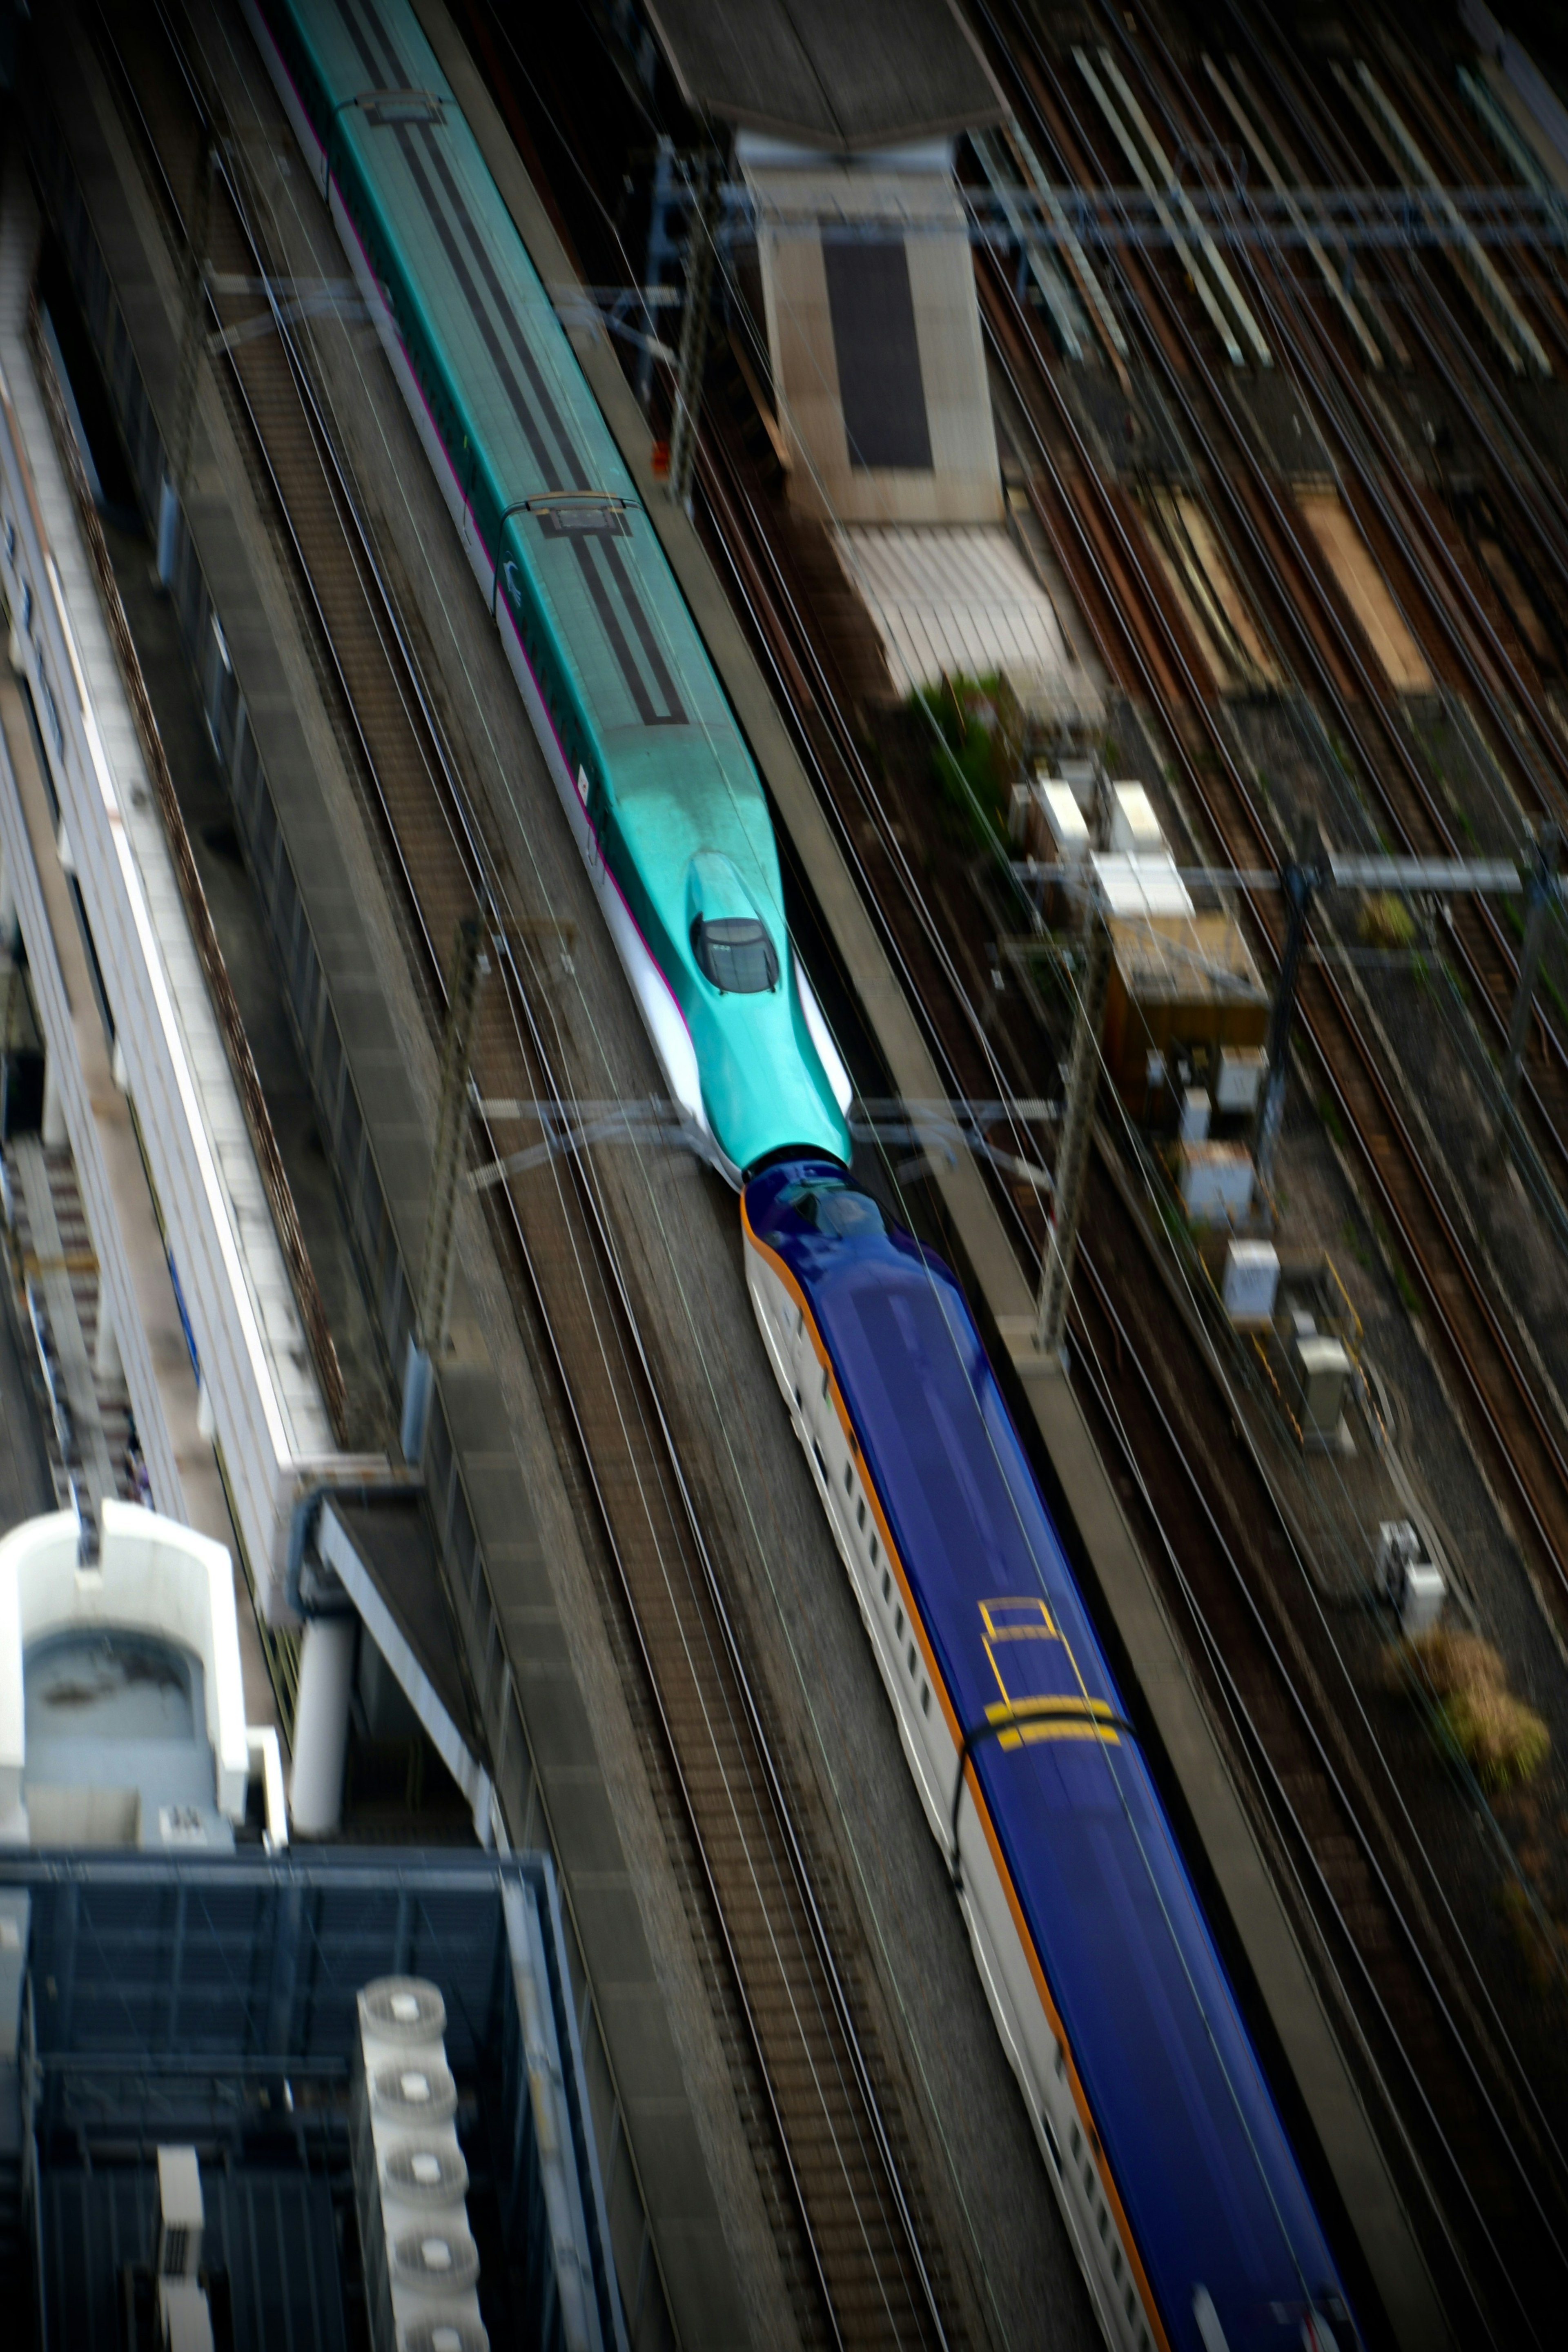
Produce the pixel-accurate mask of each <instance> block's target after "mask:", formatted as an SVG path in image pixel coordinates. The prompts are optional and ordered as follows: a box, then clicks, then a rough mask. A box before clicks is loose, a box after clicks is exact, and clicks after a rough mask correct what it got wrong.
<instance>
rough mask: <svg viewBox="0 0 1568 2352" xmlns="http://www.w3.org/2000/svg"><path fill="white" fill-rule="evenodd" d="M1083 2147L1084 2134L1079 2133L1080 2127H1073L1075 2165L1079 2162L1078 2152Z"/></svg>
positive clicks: (1073, 2157) (1073, 2158)
mask: <svg viewBox="0 0 1568 2352" xmlns="http://www.w3.org/2000/svg"><path fill="white" fill-rule="evenodd" d="M1082 2146H1083V2134H1082V2133H1081V2132H1080V2131H1079V2127H1078V2126H1077V2125H1076V2124H1074V2126H1073V2127H1072V2160H1073V2162H1074V2163H1075V2164H1076V2163H1077V2162H1078V2152H1079V2148H1080V2147H1082Z"/></svg>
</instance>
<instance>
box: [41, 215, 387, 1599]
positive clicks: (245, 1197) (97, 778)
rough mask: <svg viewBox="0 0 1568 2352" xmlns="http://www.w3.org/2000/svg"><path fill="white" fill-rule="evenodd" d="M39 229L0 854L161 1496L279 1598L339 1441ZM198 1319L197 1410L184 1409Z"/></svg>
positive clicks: (57, 1100)
mask: <svg viewBox="0 0 1568 2352" xmlns="http://www.w3.org/2000/svg"><path fill="white" fill-rule="evenodd" d="M36 228H37V222H36V214H35V213H34V212H33V210H32V207H31V205H30V202H29V200H28V199H27V196H26V187H25V184H23V183H22V182H21V181H20V178H19V175H18V174H17V173H16V172H15V171H13V172H12V173H9V174H8V175H7V185H6V192H5V207H4V212H3V215H0V566H3V579H0V586H3V588H4V593H5V600H6V602H7V603H8V604H9V605H10V607H11V612H12V616H13V624H14V626H13V642H12V647H11V652H12V659H13V662H14V663H15V664H16V667H17V668H18V669H19V671H20V674H21V676H22V677H23V678H24V679H25V680H26V686H27V688H28V689H29V691H30V694H31V698H32V702H33V706H34V709H35V710H36V712H37V720H38V730H37V737H36V738H35V737H34V736H33V734H32V732H31V730H29V729H28V728H27V727H26V723H25V721H24V723H23V724H22V725H20V726H18V725H17V724H16V711H17V709H18V708H19V705H18V704H17V703H16V699H15V689H12V688H10V680H9V679H8V678H0V688H5V689H10V691H11V694H12V703H11V707H10V709H9V710H8V711H7V709H5V708H3V707H0V721H3V722H4V723H3V724H0V856H3V860H4V871H5V883H6V888H7V891H8V893H9V894H10V896H11V897H12V898H14V900H15V905H16V918H17V920H18V923H19V926H20V929H21V932H22V936H23V939H24V940H25V942H26V951H27V963H28V971H29V977H30V981H31V984H32V989H33V993H34V997H35V999H36V1002H37V1012H38V1017H39V1022H40V1025H41V1027H42V1029H43V1032H44V1040H45V1049H46V1056H47V1068H48V1074H49V1086H50V1097H52V1101H53V1104H54V1106H55V1109H56V1115H57V1117H58V1118H59V1119H60V1121H61V1122H62V1124H63V1129H64V1130H65V1132H64V1135H63V1137H61V1138H60V1139H61V1140H68V1142H69V1145H70V1148H71V1151H72V1155H73V1157H74V1160H75V1162H76V1168H77V1172H78V1177H79V1183H80V1187H81V1192H82V1197H83V1202H84V1205H85V1208H86V1210H87V1214H88V1220H89V1225H90V1228H91V1232H92V1237H93V1242H94V1244H95V1248H96V1252H97V1255H98V1260H99V1265H100V1280H101V1283H102V1286H103V1296H104V1298H105V1300H106V1301H107V1305H108V1308H109V1311H110V1314H111V1317H112V1322H113V1328H114V1334H115V1337H116V1339H117V1341H118V1344H119V1350H120V1355H121V1360H122V1361H123V1365H124V1371H125V1380H126V1384H127V1388H128V1390H129V1392H130V1396H131V1399H132V1405H133V1408H134V1412H135V1417H136V1424H137V1429H138V1432H139V1434H140V1438H141V1443H142V1451H143V1454H144V1456H145V1459H146V1464H147V1469H148V1473H149V1475H150V1477H151V1480H152V1486H153V1499H154V1501H155V1502H156V1503H157V1504H158V1505H159V1507H161V1508H163V1509H165V1510H167V1511H169V1512H170V1513H171V1514H174V1515H177V1516H179V1517H183V1518H188V1519H191V1520H193V1521H195V1523H196V1524H198V1525H201V1526H204V1527H205V1528H206V1531H207V1532H208V1533H209V1534H211V1535H214V1536H221V1535H223V1534H224V1533H225V1532H226V1527H227V1524H228V1518H229V1515H232V1524H233V1528H234V1531H235V1532H236V1533H237V1536H238V1538H239V1540H240V1543H241V1545H242V1546H243V1548H244V1550H245V1553H246V1555H247V1564H248V1567H249V1570H250V1573H251V1576H252V1577H253V1579H254V1581H255V1586H256V1590H257V1593H258V1602H259V1604H260V1606H261V1607H262V1608H263V1610H264V1611H265V1612H267V1613H268V1614H272V1613H275V1612H276V1611H277V1610H278V1609H279V1607H280V1605H281V1600H282V1589H283V1575H284V1569H285V1565H286V1554H287V1540H288V1528H289V1515H290V1513H291V1511H292V1508H293V1504H294V1500H295V1497H296V1496H297V1494H298V1492H299V1491H300V1487H301V1486H302V1485H303V1484H305V1483H309V1482H313V1481H314V1480H315V1479H317V1478H319V1477H320V1476H321V1475H322V1474H323V1472H325V1471H326V1470H327V1469H328V1468H329V1467H331V1466H334V1465H342V1462H343V1457H342V1455H341V1454H339V1453H338V1452H337V1450H336V1447H335V1443H334V1437H333V1432H332V1427H331V1420H330V1417H329V1412H328V1409H327V1406H326V1403H325V1402H324V1399H323V1395H322V1391H321V1383H320V1381H319V1379H318V1376H317V1371H316V1368H315V1363H314V1361H313V1359H312V1355H311V1351H310V1344H309V1340H308V1335H307V1332H306V1330H305V1328H304V1325H303V1321H302V1318H301V1316H300V1309H299V1307H298V1305H297V1303H296V1298H295V1295H294V1290H293V1286H292V1284H291V1282H290V1278H289V1267H288V1264H287V1261H286V1260H285V1257H284V1255H283V1250H282V1247H281V1245H280V1244H279V1235H278V1228H277V1225H276V1224H275V1222H274V1218H273V1213H272V1208H271V1204H270V1202H269V1201H268V1192H267V1189H266V1186H265V1183H264V1181H263V1177H262V1173H261V1169H260V1166H259V1164H258V1158H257V1152H256V1148H255V1146H254V1144H253V1142H252V1138H251V1133H250V1129H249V1128H248V1126H247V1118H246V1113H245V1108H244V1106H243V1103H242V1101H241V1098H240V1095H239V1090H238V1087H237V1084H236V1080H235V1076H234V1074H233V1070H232V1068H231V1066H230V1061H229V1056H228V1052H227V1049H226V1045H225V1040H224V1034H223V1031H222V1029H221V1028H220V1025H219V1022H218V1018H217V1014H216V1011H215V1008H214V1003H213V999H212V996H211V994H210V993H209V989H208V984H207V980H206V977H205V973H204V971H203V967H202V963H201V961H200V958H199V956H198V954H197V950H196V946H195V940H194V938H193V935H192V929H191V922H190V918H189V917H188V916H187V913H186V908H185V905H184V899H183V898H182V894H181V887H180V883H179V879H178V877H177V874H176V870H175V866H174V857H173V855H172V852H171V848H170V843H169V839H168V837H167V835H165V832H164V829H163V820H162V818H161V816H160V814H159V810H158V805H157V801H156V797H155V794H154V791H153V785H152V782H151V781H150V779H149V775H148V772H147V768H146V763H145V761H144V758H143V754H142V743H141V740H140V738H139V735H138V732H137V727H136V722H135V719H134V717H133V714H132V706H131V701H130V698H129V695H128V693H127V690H126V687H125V684H124V680H123V677H122V673H121V667H120V662H119V659H118V657H117V655H116V651H115V647H114V643H113V641H112V639H111V637H110V629H109V625H108V621H107V619H106V614H105V608H104V605H103V604H102V602H101V601H100V591H99V588H98V585H97V583H96V581H95V578H94V575H93V571H92V568H91V562H90V557H89V549H88V544H87V541H86V539H85V538H84V535H83V531H82V528H81V524H80V522H79V517H78V513H77V509H76V506H75V503H74V500H73V497H72V491H71V488H70V483H69V480H68V476H67V473H66V469H65V467H64V465H63V464H62V462H61V458H60V456H59V453H58V449H57V447H56V444H55V440H54V437H53V434H52V432H51V428H50V423H49V418H48V415H47V409H46V406H45V403H44V398H43V394H42V392H41V390H40V386H39V383H38V380H37V374H36V373H35V366H34V362H33V358H32V354H31V352H30V351H29V349H28V346H27V340H26V311H27V298H28V286H29V273H30V270H31V267H32V260H33V255H34V251H35V247H36ZM4 704H5V693H4V692H3V691H0V706H3V705H4ZM39 741H41V744H42V751H43V764H42V765H41V766H40V762H39V760H38V757H37V744H38V742H39ZM71 883H74V885H75V887H76V889H77V890H79V894H80V906H81V908H82V910H83V911H84V912H85V915H86V919H87V922H88V924H89V927H90V932H91V940H92V946H93V949H94V950H95V953H96V959H97V963H96V971H93V972H89V971H88V969H87V963H86V958H85V956H84V953H83V943H82V940H81V935H80V929H79V923H78V920H77V916H76V912H75V909H74V908H73V907H72V903H71V895H70V891H69V887H68V886H69V885H70V884H71ZM100 986H101V992H102V999H103V1002H104V1003H105V1004H106V1006H107V1009H108V1011H109V1013H110V1014H111V1016H112V1022H113V1046H112V1052H111V1051H110V1044H109V1033H108V1029H107V1025H106V1024H105V1022H104V1020H103V1018H102V1017H101V1014H100V1003H99V995H98V992H99V989H100ZM47 1117H48V1110H47V1108H46V1127H47ZM46 1139H47V1136H46ZM149 1194H150V1195H151V1207H152V1211H153V1215H150V1214H149V1197H148V1196H149ZM154 1216H155V1218H156V1223H153V1217H154ZM165 1249H166V1250H167V1254H168V1261H169V1265H170V1266H171V1267H172V1268H173V1270H174V1275H175V1276H176V1277H177V1291H173V1304H174V1306H175V1307H177V1309H178V1319H177V1320H176V1319H175V1318H174V1315H173V1314H172V1313H171V1303H172V1300H171V1294H172V1286H171V1284H170V1281H169V1276H168V1271H167V1269H166V1268H165V1267H164V1265H163V1263H162V1259H163V1251H164V1250H165ZM182 1325H183V1327H184V1331H183V1337H184V1343H185V1345H186V1346H187V1347H188V1349H189V1354H190V1358H191V1369H192V1370H195V1376H196V1379H197V1381H198V1383H199V1386H198V1391H197V1395H196V1398H195V1412H194V1413H188V1412H187V1413H185V1414H184V1421H185V1422H186V1423H195V1426H183V1425H182V1423H181V1413H182V1412H184V1407H183V1406H182V1404H181V1402H180V1394H179V1391H180V1388H181V1383H182V1382H184V1385H185V1387H186V1388H187V1389H188V1387H189V1384H190V1378H191V1371H190V1370H187V1369H186V1368H185V1367H184V1366H182V1364H181V1363H180V1361H179V1356H180V1355H181V1354H183V1353H184V1349H183V1348H181V1347H180V1345H179V1340H180V1334H181V1326H182ZM171 1335H173V1341H172V1344H171ZM215 1446H216V1453H217V1454H218V1456H219V1458H220V1459H221V1464H222V1474H223V1485H222V1487H221V1488H219V1487H218V1486H217V1481H216V1474H215V1470H214V1449H215ZM225 1506H226V1507H225Z"/></svg>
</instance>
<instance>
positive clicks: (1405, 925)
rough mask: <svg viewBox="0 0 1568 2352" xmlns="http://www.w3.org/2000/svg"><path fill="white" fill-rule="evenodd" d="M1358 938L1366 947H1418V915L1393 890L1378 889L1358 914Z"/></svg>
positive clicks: (1392, 948) (1393, 948)
mask: <svg viewBox="0 0 1568 2352" xmlns="http://www.w3.org/2000/svg"><path fill="white" fill-rule="evenodd" d="M1356 937H1357V938H1358V939H1359V940H1360V941H1361V943H1362V945H1363V947H1364V948H1385V949H1390V950H1399V949H1402V948H1409V947H1414V946H1415V916H1414V915H1413V914H1412V913H1411V911H1410V909H1409V908H1408V907H1407V906H1406V905H1405V901H1404V899H1403V898H1397V897H1396V896H1395V894H1394V892H1393V891H1392V890H1375V891H1373V894H1372V896H1371V898H1368V899H1367V900H1366V901H1365V903H1364V904H1363V908H1362V910H1361V913H1360V914H1359V915H1358V916H1357V917H1356Z"/></svg>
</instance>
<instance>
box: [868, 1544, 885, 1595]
mask: <svg viewBox="0 0 1568 2352" xmlns="http://www.w3.org/2000/svg"><path fill="white" fill-rule="evenodd" d="M871 1565H872V1567H873V1568H875V1567H876V1565H877V1538H876V1537H875V1536H873V1537H872V1538H871ZM887 1597H888V1580H887V1578H886V1577H885V1576H884V1578H883V1579H882V1598H883V1600H884V1601H885V1600H886V1599H887Z"/></svg>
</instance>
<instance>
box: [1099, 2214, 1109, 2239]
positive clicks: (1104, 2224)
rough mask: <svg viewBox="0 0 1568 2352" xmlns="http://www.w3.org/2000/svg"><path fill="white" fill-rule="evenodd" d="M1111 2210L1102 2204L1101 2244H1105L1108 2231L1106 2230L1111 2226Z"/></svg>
mask: <svg viewBox="0 0 1568 2352" xmlns="http://www.w3.org/2000/svg"><path fill="white" fill-rule="evenodd" d="M1109 2228H1110V2211H1109V2210H1108V2209H1107V2208H1106V2207H1105V2206H1103V2205H1102V2206H1101V2207H1100V2243H1101V2245H1103V2244H1104V2242H1105V2233H1106V2231H1107V2230H1108V2229H1109Z"/></svg>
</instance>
